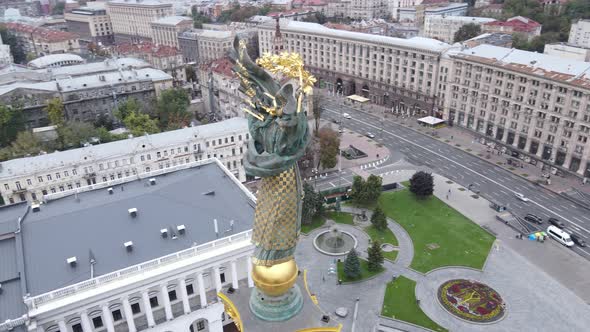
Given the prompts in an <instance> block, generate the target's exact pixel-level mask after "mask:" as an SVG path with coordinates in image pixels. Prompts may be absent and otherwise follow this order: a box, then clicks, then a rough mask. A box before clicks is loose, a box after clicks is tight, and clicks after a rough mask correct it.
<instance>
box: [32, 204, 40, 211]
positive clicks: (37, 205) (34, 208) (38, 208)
mask: <svg viewBox="0 0 590 332" xmlns="http://www.w3.org/2000/svg"><path fill="white" fill-rule="evenodd" d="M31 209H32V210H33V212H39V211H41V204H39V203H33V204H31Z"/></svg>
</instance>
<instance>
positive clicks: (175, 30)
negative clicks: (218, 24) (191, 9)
mask: <svg viewBox="0 0 590 332" xmlns="http://www.w3.org/2000/svg"><path fill="white" fill-rule="evenodd" d="M150 25H151V27H152V42H153V43H154V44H156V45H165V46H172V47H176V48H180V45H179V44H178V34H179V33H181V32H183V31H186V30H189V29H191V28H192V27H193V20H192V19H191V18H190V17H187V16H167V17H162V18H160V19H157V20H155V21H153V22H152V23H150Z"/></svg>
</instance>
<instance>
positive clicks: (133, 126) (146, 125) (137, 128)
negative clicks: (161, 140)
mask: <svg viewBox="0 0 590 332" xmlns="http://www.w3.org/2000/svg"><path fill="white" fill-rule="evenodd" d="M123 124H124V125H125V127H126V128H127V129H128V130H129V131H130V132H131V134H133V136H143V135H145V134H155V133H159V132H160V129H159V128H158V123H157V122H156V120H154V119H152V118H150V116H149V115H148V114H145V113H139V112H132V113H130V114H129V115H127V117H126V118H125V120H123Z"/></svg>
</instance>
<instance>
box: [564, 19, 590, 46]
mask: <svg viewBox="0 0 590 332" xmlns="http://www.w3.org/2000/svg"><path fill="white" fill-rule="evenodd" d="M568 43H569V44H571V45H574V46H578V47H585V48H590V20H578V21H577V22H575V23H572V27H571V28H570V36H569V39H568Z"/></svg>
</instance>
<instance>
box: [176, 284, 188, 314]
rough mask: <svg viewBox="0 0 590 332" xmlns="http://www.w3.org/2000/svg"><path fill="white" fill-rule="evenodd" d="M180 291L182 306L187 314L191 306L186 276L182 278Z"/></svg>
mask: <svg viewBox="0 0 590 332" xmlns="http://www.w3.org/2000/svg"><path fill="white" fill-rule="evenodd" d="M178 284H179V288H180V289H179V291H180V299H181V300H182V308H183V309H184V313H185V314H186V315H188V314H190V312H191V306H190V303H189V302H188V294H187V293H186V281H185V280H184V278H182V279H180V280H179V282H178Z"/></svg>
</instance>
